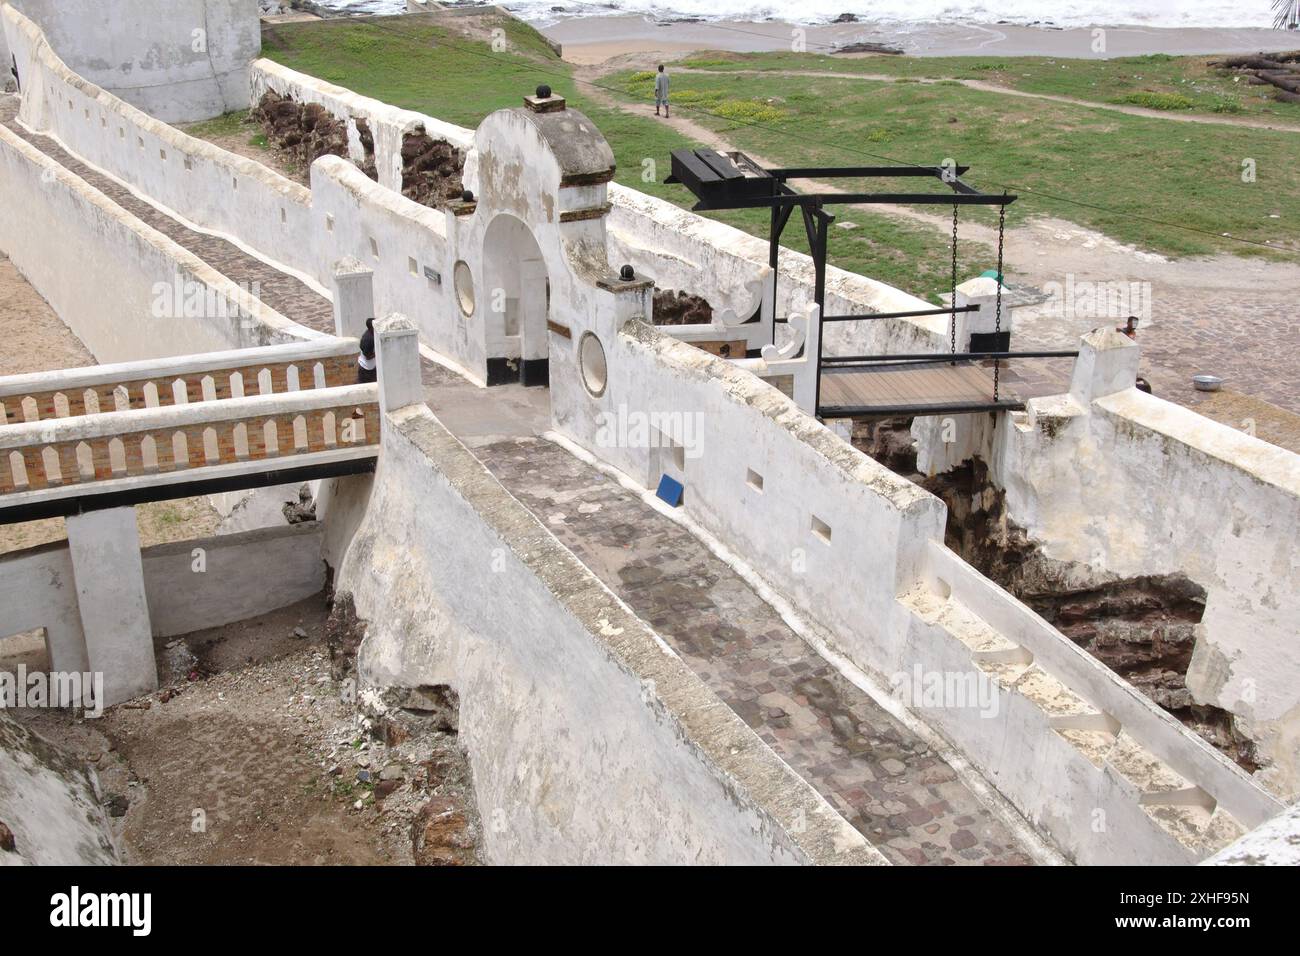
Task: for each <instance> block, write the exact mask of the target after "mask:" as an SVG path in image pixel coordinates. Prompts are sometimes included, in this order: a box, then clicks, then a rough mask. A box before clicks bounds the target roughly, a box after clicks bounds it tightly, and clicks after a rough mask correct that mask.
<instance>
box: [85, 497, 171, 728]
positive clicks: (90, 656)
mask: <svg viewBox="0 0 1300 956" xmlns="http://www.w3.org/2000/svg"><path fill="white" fill-rule="evenodd" d="M67 528H68V549H69V551H70V552H71V554H72V576H73V578H74V579H75V580H76V584H77V604H78V607H79V608H80V609H81V627H82V630H83V631H84V632H85V635H86V659H87V667H88V669H89V670H90V671H91V673H102V674H103V675H104V700H103V706H105V707H110V706H112V705H113V704H120V703H121V702H122V701H124V700H130V699H132V698H133V697H139V696H141V695H142V694H148V693H150V692H151V691H155V690H157V689H158V669H157V666H156V665H155V663H154V652H153V629H152V627H151V626H150V624H149V603H148V600H147V599H146V597H145V590H144V563H143V561H142V560H141V558H140V535H139V534H138V532H137V531H136V525H135V509H134V508H132V507H124V508H106V509H104V510H102V511H90V512H87V513H86V514H81V515H73V516H72V517H70V518H68V519H67Z"/></svg>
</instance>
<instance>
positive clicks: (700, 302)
mask: <svg viewBox="0 0 1300 956" xmlns="http://www.w3.org/2000/svg"><path fill="white" fill-rule="evenodd" d="M653 316H654V324H655V325H708V324H709V323H710V322H712V321H713V306H711V305H709V303H708V301H707V300H705V299H703V298H701V297H700V296H698V295H691V294H690V293H688V292H682V291H680V290H679V291H676V292H674V291H673V290H672V289H655V296H654V311H653Z"/></svg>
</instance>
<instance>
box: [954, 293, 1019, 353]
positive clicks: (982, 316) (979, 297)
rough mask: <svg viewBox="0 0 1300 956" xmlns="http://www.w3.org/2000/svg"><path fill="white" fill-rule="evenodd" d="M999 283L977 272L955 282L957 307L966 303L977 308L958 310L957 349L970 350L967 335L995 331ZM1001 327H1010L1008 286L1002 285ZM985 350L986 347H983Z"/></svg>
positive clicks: (1006, 330)
mask: <svg viewBox="0 0 1300 956" xmlns="http://www.w3.org/2000/svg"><path fill="white" fill-rule="evenodd" d="M997 301H998V283H997V280H996V279H993V278H991V277H989V276H977V277H976V278H974V279H967V280H966V281H965V282H963V283H962V284H961V285H959V286H957V303H956V304H957V307H958V308H961V307H962V306H966V305H973V306H977V307H978V311H976V312H959V313H958V314H957V351H958V352H969V351H971V344H970V337H971V336H972V335H976V334H988V333H992V332H995V331H997V330H998V329H997V325H998V322H997ZM1001 325H1002V329H1001V331H1003V332H1007V333H1010V331H1011V310H1010V309H1009V308H1008V307H1007V290H1006V287H1005V286H1003V288H1002V322H1001ZM982 351H987V350H982Z"/></svg>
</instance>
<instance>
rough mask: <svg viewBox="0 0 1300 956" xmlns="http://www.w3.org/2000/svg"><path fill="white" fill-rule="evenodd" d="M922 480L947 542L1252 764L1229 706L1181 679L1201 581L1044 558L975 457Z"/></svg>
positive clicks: (1197, 617)
mask: <svg viewBox="0 0 1300 956" xmlns="http://www.w3.org/2000/svg"><path fill="white" fill-rule="evenodd" d="M899 460H901V461H902V462H903V463H904V467H906V458H905V457H902V458H901V459H899ZM922 484H923V485H924V487H925V488H927V489H928V490H929V491H931V492H933V493H934V494H936V495H938V496H939V497H940V498H942V499H943V500H944V503H945V504H947V506H948V523H947V528H946V534H945V541H946V543H947V545H948V547H950V548H952V550H953V551H955V552H956V553H957V554H959V555H961V557H962V558H963V559H964V560H965V561H967V562H968V563H969V564H971V565H972V566H973V567H975V568H976V569H977V570H979V572H980V573H981V574H983V575H984V576H986V577H988V578H989V579H990V580H992V581H995V582H996V583H997V584H998V585H1000V586H1001V587H1003V588H1006V590H1008V591H1009V592H1011V593H1012V594H1014V595H1015V596H1016V597H1017V598H1019V599H1020V600H1022V601H1024V602H1025V603H1026V604H1028V605H1029V606H1030V607H1031V608H1033V609H1034V611H1036V612H1037V613H1038V614H1040V615H1042V617H1043V618H1044V619H1045V620H1047V621H1048V622H1050V623H1051V624H1052V625H1053V626H1055V627H1056V629H1057V630H1059V631H1060V632H1061V633H1062V634H1064V635H1065V636H1066V637H1068V638H1070V640H1072V641H1074V643H1076V644H1078V645H1079V646H1080V647H1082V648H1083V649H1084V650H1086V651H1088V652H1089V653H1090V654H1092V655H1093V656H1094V657H1096V658H1097V659H1098V660H1099V661H1101V662H1103V663H1104V664H1106V665H1107V666H1108V667H1110V669H1111V670H1113V671H1115V672H1116V673H1117V674H1119V675H1120V676H1121V677H1123V678H1124V679H1125V680H1127V681H1128V682H1129V683H1130V684H1132V685H1133V686H1134V687H1136V688H1137V689H1139V690H1140V691H1142V693H1144V694H1145V695H1146V696H1147V697H1149V698H1150V699H1151V700H1152V701H1154V702H1155V703H1157V704H1159V705H1160V706H1161V707H1163V708H1164V709H1165V710H1167V711H1169V712H1170V713H1171V714H1173V715H1174V716H1175V717H1177V718H1178V719H1179V720H1180V721H1182V722H1183V724H1184V725H1185V726H1187V727H1188V728H1190V729H1191V730H1194V731H1196V732H1197V733H1199V734H1200V735H1201V736H1202V737H1204V738H1205V739H1206V740H1208V741H1209V742H1210V743H1211V744H1213V745H1214V746H1215V747H1216V748H1218V749H1219V750H1220V751H1221V752H1223V753H1224V754H1225V755H1226V756H1228V757H1229V758H1230V759H1232V760H1234V761H1235V762H1236V763H1237V764H1238V765H1239V766H1240V767H1242V769H1244V770H1246V771H1247V772H1249V773H1253V772H1255V771H1256V770H1258V769H1259V763H1258V757H1257V755H1256V752H1255V745H1254V743H1253V742H1252V741H1251V740H1250V739H1249V738H1248V737H1246V736H1245V735H1244V734H1242V733H1241V732H1240V731H1239V730H1238V729H1237V728H1236V726H1235V720H1234V718H1233V715H1232V714H1231V713H1229V712H1228V711H1226V710H1223V709H1221V708H1218V707H1214V706H1210V705H1206V704H1201V703H1198V702H1197V701H1196V700H1195V698H1194V697H1193V695H1192V692H1191V690H1189V689H1188V687H1187V670H1188V667H1189V666H1190V664H1191V661H1192V652H1193V648H1194V647H1195V644H1196V634H1197V626H1198V625H1199V624H1200V622H1201V618H1202V616H1203V615H1204V614H1205V594H1206V592H1205V588H1203V587H1201V586H1200V585H1199V584H1197V583H1196V582H1194V581H1192V580H1191V579H1190V578H1188V577H1187V576H1186V575H1185V574H1182V573H1180V572H1175V573H1172V574H1139V575H1132V576H1128V577H1121V576H1119V575H1115V574H1110V573H1106V572H1102V571H1098V570H1097V569H1095V568H1091V567H1089V566H1087V565H1085V564H1081V563H1079V562H1072V561H1059V560H1054V559H1052V558H1051V557H1049V556H1048V555H1047V554H1046V553H1044V550H1043V548H1042V546H1041V544H1039V543H1037V542H1035V541H1033V540H1031V538H1030V536H1029V535H1028V534H1027V533H1026V531H1025V529H1024V528H1021V527H1019V526H1018V525H1017V524H1016V523H1015V522H1014V521H1013V520H1012V519H1011V518H1010V516H1009V515H1008V514H1007V508H1006V495H1005V493H1004V492H1003V491H1001V490H1000V489H999V488H997V487H996V486H995V485H994V484H993V482H992V481H991V480H990V477H989V471H988V466H987V465H986V464H985V463H984V462H983V461H982V460H979V459H975V460H974V461H969V462H967V463H966V464H964V465H962V466H961V467H959V468H956V469H953V470H952V471H949V472H945V473H943V474H942V475H937V476H935V477H932V478H928V479H924V480H923V482H922Z"/></svg>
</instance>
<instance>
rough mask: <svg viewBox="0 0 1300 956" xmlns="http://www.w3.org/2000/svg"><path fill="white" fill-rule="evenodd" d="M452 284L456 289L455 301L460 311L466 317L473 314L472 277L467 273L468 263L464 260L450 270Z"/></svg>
mask: <svg viewBox="0 0 1300 956" xmlns="http://www.w3.org/2000/svg"><path fill="white" fill-rule="evenodd" d="M452 283H453V285H454V286H455V288H456V301H457V302H459V303H460V310H461V311H462V312H464V313H465V314H466V315H473V314H474V276H473V274H472V273H471V272H470V271H469V263H467V262H466V261H465V260H464V259H462V260H460V261H459V262H457V263H456V267H455V269H453V270H452Z"/></svg>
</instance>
